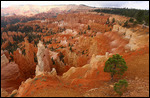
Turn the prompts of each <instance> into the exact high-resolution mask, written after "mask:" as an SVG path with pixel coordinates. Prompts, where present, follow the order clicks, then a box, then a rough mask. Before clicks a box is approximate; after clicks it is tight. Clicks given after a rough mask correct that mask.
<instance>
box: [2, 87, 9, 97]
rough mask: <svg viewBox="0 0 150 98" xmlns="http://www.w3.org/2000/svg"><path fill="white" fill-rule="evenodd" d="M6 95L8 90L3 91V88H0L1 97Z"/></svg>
mask: <svg viewBox="0 0 150 98" xmlns="http://www.w3.org/2000/svg"><path fill="white" fill-rule="evenodd" d="M7 96H8V92H7V91H5V90H4V89H3V88H1V97H7Z"/></svg>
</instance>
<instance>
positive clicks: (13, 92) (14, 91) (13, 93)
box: [9, 89, 18, 96]
mask: <svg viewBox="0 0 150 98" xmlns="http://www.w3.org/2000/svg"><path fill="white" fill-rule="evenodd" d="M17 92H18V91H17V90H16V89H15V90H13V91H12V93H11V94H10V95H9V96H11V95H16V94H17Z"/></svg>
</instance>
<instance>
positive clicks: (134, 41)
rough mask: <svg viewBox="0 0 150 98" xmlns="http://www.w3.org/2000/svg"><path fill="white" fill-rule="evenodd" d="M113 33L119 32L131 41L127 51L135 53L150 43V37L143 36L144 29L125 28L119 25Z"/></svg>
mask: <svg viewBox="0 0 150 98" xmlns="http://www.w3.org/2000/svg"><path fill="white" fill-rule="evenodd" d="M112 31H114V32H118V33H119V34H120V35H123V38H125V39H127V40H129V43H128V44H127V45H126V46H125V49H126V51H134V50H136V49H138V48H140V47H143V46H144V45H147V44H148V43H149V35H148V34H147V35H146V34H141V32H142V31H144V29H143V28H141V27H137V28H129V29H128V28H125V27H122V26H119V25H114V26H113V29H112Z"/></svg>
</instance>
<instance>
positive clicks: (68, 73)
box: [62, 67, 76, 79]
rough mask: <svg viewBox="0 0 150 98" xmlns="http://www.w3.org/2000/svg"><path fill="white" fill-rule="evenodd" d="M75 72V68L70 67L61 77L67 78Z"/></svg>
mask: <svg viewBox="0 0 150 98" xmlns="http://www.w3.org/2000/svg"><path fill="white" fill-rule="evenodd" d="M75 71H76V68H75V67H71V68H70V69H69V70H68V71H67V72H65V73H64V74H63V76H62V78H65V79H67V78H69V76H70V75H72V73H74V72H75Z"/></svg>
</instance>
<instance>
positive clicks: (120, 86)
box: [114, 79, 128, 96]
mask: <svg viewBox="0 0 150 98" xmlns="http://www.w3.org/2000/svg"><path fill="white" fill-rule="evenodd" d="M127 87H128V82H127V81H126V80H125V79H123V80H119V82H117V83H115V85H114V91H115V92H116V93H118V94H119V95H120V96H121V95H122V94H123V92H124V91H126V90H127Z"/></svg>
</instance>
